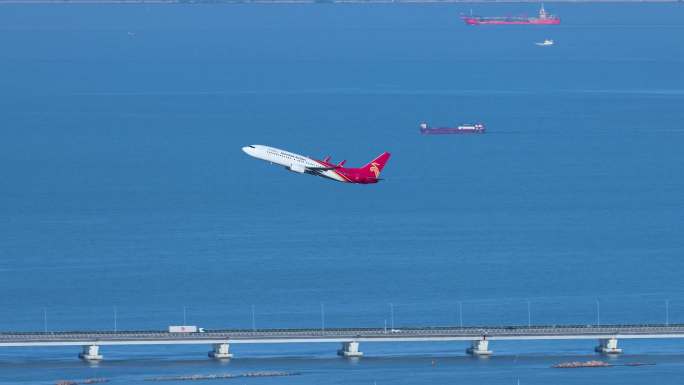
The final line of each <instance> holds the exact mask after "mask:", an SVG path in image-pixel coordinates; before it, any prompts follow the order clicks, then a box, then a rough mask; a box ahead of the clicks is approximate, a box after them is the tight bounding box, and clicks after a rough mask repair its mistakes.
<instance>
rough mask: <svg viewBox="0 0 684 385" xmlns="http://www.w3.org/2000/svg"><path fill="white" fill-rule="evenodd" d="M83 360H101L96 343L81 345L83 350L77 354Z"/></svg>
mask: <svg viewBox="0 0 684 385" xmlns="http://www.w3.org/2000/svg"><path fill="white" fill-rule="evenodd" d="M78 358H80V359H82V360H83V361H101V360H102V358H103V357H102V355H101V354H100V347H99V346H98V345H83V351H81V353H79V354H78Z"/></svg>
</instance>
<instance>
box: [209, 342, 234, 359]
mask: <svg viewBox="0 0 684 385" xmlns="http://www.w3.org/2000/svg"><path fill="white" fill-rule="evenodd" d="M209 357H211V358H214V359H217V360H228V359H231V358H233V354H232V353H231V352H230V345H229V344H214V350H212V351H210V352H209Z"/></svg>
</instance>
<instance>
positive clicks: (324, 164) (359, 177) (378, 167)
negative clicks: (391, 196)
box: [242, 144, 390, 184]
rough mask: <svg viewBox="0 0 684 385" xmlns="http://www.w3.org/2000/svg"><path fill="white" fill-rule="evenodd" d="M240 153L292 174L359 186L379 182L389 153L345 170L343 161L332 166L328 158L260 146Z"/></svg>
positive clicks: (253, 146)
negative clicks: (309, 175)
mask: <svg viewBox="0 0 684 385" xmlns="http://www.w3.org/2000/svg"><path fill="white" fill-rule="evenodd" d="M242 151H244V152H245V153H246V154H247V155H249V156H252V157H254V158H257V159H261V160H265V161H267V162H270V163H273V164H277V165H280V166H283V167H285V168H286V169H288V170H290V171H293V172H298V173H301V174H304V173H306V174H311V175H317V176H320V177H324V178H328V179H332V180H336V181H338V182H345V183H360V184H369V183H378V182H379V181H380V180H381V179H380V172H381V171H382V169H383V168H384V167H385V164H386V163H387V160H388V159H389V157H390V153H389V152H383V153H382V154H380V155H379V156H378V157H377V158H375V159H373V160H372V161H370V162H369V163H368V164H366V165H365V166H363V167H359V168H347V167H343V166H344V163H345V161H344V160H343V161H341V162H340V163H338V164H333V163H330V157H329V156H328V157H326V158H325V159H323V160H316V159H313V158H309V157H308V156H304V155H299V154H295V153H292V152H289V151H285V150H281V149H278V148H275V147H268V146H263V145H260V144H253V145H251V146H245V147H242Z"/></svg>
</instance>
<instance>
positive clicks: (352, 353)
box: [337, 341, 363, 357]
mask: <svg viewBox="0 0 684 385" xmlns="http://www.w3.org/2000/svg"><path fill="white" fill-rule="evenodd" d="M337 354H338V355H340V356H342V357H361V356H363V352H360V351H359V343H358V342H356V341H350V342H343V343H342V349H340V350H338V351H337Z"/></svg>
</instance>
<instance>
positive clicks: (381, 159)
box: [361, 152, 390, 178]
mask: <svg viewBox="0 0 684 385" xmlns="http://www.w3.org/2000/svg"><path fill="white" fill-rule="evenodd" d="M389 158H390V153H389V152H383V153H382V154H380V156H378V157H377V158H375V159H373V160H371V161H370V163H368V164H367V165H365V166H363V167H361V169H362V170H366V171H369V172H372V173H373V174H375V177H376V178H378V177H380V171H382V169H383V168H384V167H385V164H386V163H387V160H389Z"/></svg>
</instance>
